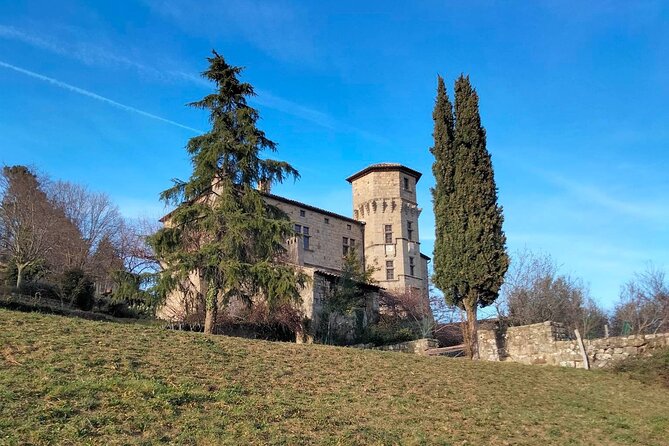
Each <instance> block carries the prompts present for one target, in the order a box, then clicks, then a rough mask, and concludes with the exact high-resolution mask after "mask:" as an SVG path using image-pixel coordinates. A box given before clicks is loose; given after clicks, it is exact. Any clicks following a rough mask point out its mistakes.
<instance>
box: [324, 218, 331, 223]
mask: <svg viewBox="0 0 669 446" xmlns="http://www.w3.org/2000/svg"><path fill="white" fill-rule="evenodd" d="M325 224H326V225H329V224H330V219H329V218H327V217H325Z"/></svg>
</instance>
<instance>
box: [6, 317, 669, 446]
mask: <svg viewBox="0 0 669 446" xmlns="http://www.w3.org/2000/svg"><path fill="white" fill-rule="evenodd" d="M160 442H164V443H171V444H174V443H177V444H178V443H182V444H207V445H208V444H471V445H485V444H514V445H515V444H602V445H604V444H605V445H613V444H668V443H669V391H668V390H666V389H664V388H662V387H661V386H659V385H645V384H642V383H639V382H636V381H633V380H630V379H627V378H623V377H619V376H615V375H613V374H610V373H605V372H585V371H582V370H572V369H564V368H551V367H537V366H522V365H518V364H507V363H502V364H499V363H484V362H481V363H472V362H468V361H465V360H458V359H448V358H423V357H418V356H414V355H407V354H399V353H388V352H374V351H359V350H353V349H343V348H333V347H325V346H300V345H294V344H278V343H268V342H262V341H249V340H242V339H235V338H228V337H223V336H219V337H205V336H203V335H201V334H198V333H185V332H170V331H166V330H162V329H159V328H156V327H146V326H140V325H130V324H127V325H126V324H115V323H108V322H91V321H84V320H78V319H70V318H65V317H59V316H46V315H38V314H26V313H18V312H12V311H7V310H0V443H1V444H25V443H36V444H47V443H52V444H87V443H95V444H128V443H130V444H153V443H160Z"/></svg>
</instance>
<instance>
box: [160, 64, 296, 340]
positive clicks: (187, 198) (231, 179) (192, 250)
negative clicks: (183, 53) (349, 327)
mask: <svg viewBox="0 0 669 446" xmlns="http://www.w3.org/2000/svg"><path fill="white" fill-rule="evenodd" d="M208 60H209V69H208V70H206V71H205V72H204V73H203V76H204V77H205V78H206V79H208V80H211V81H213V82H214V83H215V84H216V91H215V92H214V93H212V94H209V95H207V96H205V97H204V98H203V99H202V100H201V101H198V102H194V103H192V104H189V105H191V106H193V107H196V108H201V109H205V110H208V111H209V113H210V122H211V124H212V128H211V130H210V131H208V132H207V133H205V134H203V135H200V136H196V137H194V138H192V139H191V140H190V141H189V142H188V145H187V147H186V150H187V152H188V154H189V155H190V157H191V162H192V164H193V173H192V175H191V176H190V179H189V180H188V181H179V180H175V184H174V186H173V187H171V188H169V189H167V190H165V191H164V192H163V193H162V194H161V199H163V200H164V201H165V202H166V203H170V204H173V205H179V206H178V207H177V208H176V210H175V211H174V212H173V213H172V214H171V215H170V216H169V221H168V224H167V225H166V226H167V227H165V228H163V229H161V230H160V231H158V233H157V234H156V235H155V236H153V237H151V238H150V243H151V245H152V246H153V248H154V249H155V251H156V254H157V255H158V257H159V258H160V259H161V261H162V262H163V264H164V265H165V269H164V271H163V272H162V274H161V279H160V286H161V288H162V290H163V291H164V292H168V291H171V290H175V289H177V288H178V287H179V286H180V283H183V282H184V281H187V280H188V279H189V277H190V276H191V274H195V275H196V276H197V277H198V279H199V283H200V288H199V290H198V291H197V292H198V293H199V297H200V298H201V299H203V300H204V302H205V312H206V315H205V328H204V330H205V333H212V332H213V328H214V324H215V322H216V317H217V313H218V310H219V306H220V305H221V304H224V303H226V302H228V301H229V300H230V299H239V300H242V301H244V302H247V303H249V304H250V303H251V302H252V299H253V298H254V297H256V296H261V297H263V298H264V299H265V300H266V302H267V304H268V306H269V307H270V308H272V307H273V306H275V305H278V304H281V303H285V302H286V301H291V302H295V301H297V300H299V290H300V288H301V287H302V286H303V285H304V282H305V276H304V274H303V273H301V272H299V271H298V270H296V269H295V268H294V267H293V266H291V265H289V264H286V263H284V262H281V261H280V259H281V256H282V255H283V254H284V253H285V248H284V247H283V244H284V242H285V241H286V239H287V238H288V237H290V236H293V235H294V232H293V227H292V224H291V222H290V221H289V219H288V217H287V216H286V214H285V213H284V212H282V211H281V210H280V209H278V208H277V207H275V206H271V205H269V204H267V203H266V202H265V200H264V199H263V196H262V195H261V193H260V192H259V191H258V190H257V189H256V187H257V186H258V185H259V184H263V183H264V184H267V183H272V182H282V181H284V180H285V179H286V178H288V177H293V178H298V177H299V175H298V172H297V171H296V170H295V169H294V168H293V167H292V166H290V165H289V164H288V163H286V162H282V161H276V160H271V159H263V158H261V153H262V152H263V151H265V150H269V151H272V152H273V151H276V144H275V143H274V142H272V141H271V140H269V139H268V138H267V137H266V136H265V134H264V132H262V131H261V130H259V129H258V128H257V127H256V121H257V120H258V118H259V115H258V112H257V111H256V110H255V109H253V108H252V107H250V106H249V105H248V104H247V98H248V97H250V96H253V95H254V91H253V87H252V86H251V85H250V84H248V83H244V82H241V81H240V80H239V78H238V76H239V74H240V73H241V71H242V68H240V67H235V66H231V65H228V64H227V63H226V61H225V60H224V58H223V57H222V56H220V55H219V54H218V53H216V52H215V51H214V52H213V57H211V58H209V59H208Z"/></svg>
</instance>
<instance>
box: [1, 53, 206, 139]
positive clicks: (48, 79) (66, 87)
mask: <svg viewBox="0 0 669 446" xmlns="http://www.w3.org/2000/svg"><path fill="white" fill-rule="evenodd" d="M0 67H3V68H7V69H10V70H13V71H16V72H17V73H21V74H24V75H26V76H29V77H32V78H34V79H39V80H41V81H44V82H47V83H49V84H51V85H54V86H56V87H59V88H62V89H64V90H69V91H71V92H73V93H78V94H80V95H82V96H87V97H89V98H92V99H95V100H97V101H100V102H104V103H105V104H108V105H111V106H113V107H116V108H119V109H121V110H125V111H129V112H132V113H135V114H138V115H141V116H144V117H147V118H151V119H155V120H157V121H161V122H164V123H167V124H170V125H173V126H175V127H180V128H182V129H186V130H190V131H192V132H194V133H203V131H202V130H199V129H196V128H193V127H189V126H187V125H184V124H180V123H178V122H176V121H172V120H171V119H166V118H163V117H161V116H158V115H154V114H153V113H149V112H146V111H144V110H140V109H138V108H135V107H131V106H129V105H125V104H121V103H120V102H116V101H114V100H112V99H109V98H106V97H104V96H100V95H99V94H96V93H93V92H92V91H88V90H84V89H83V88H79V87H75V86H74V85H71V84H68V83H65V82H62V81H59V80H58V79H54V78H52V77H48V76H44V75H43V74H39V73H35V72H34V71H30V70H26V69H25V68H21V67H17V66H16V65H12V64H9V63H7V62H3V61H0Z"/></svg>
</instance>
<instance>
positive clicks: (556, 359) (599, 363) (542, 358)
mask: <svg viewBox="0 0 669 446" xmlns="http://www.w3.org/2000/svg"><path fill="white" fill-rule="evenodd" d="M583 343H584V345H585V351H586V354H587V355H588V361H589V364H590V367H591V368H601V367H606V366H608V365H610V364H611V363H613V362H615V361H618V360H620V359H624V358H626V357H628V356H636V355H640V354H643V353H645V352H646V351H647V350H650V349H653V348H659V347H667V346H669V333H659V334H654V335H632V336H620V337H610V338H601V339H591V340H584V342H583ZM479 353H480V355H481V359H484V360H488V361H513V362H521V363H524V364H550V365H559V366H563V367H577V368H583V367H584V364H583V357H582V355H581V351H580V349H579V346H578V342H577V341H576V340H575V339H573V336H570V333H568V331H567V330H566V329H565V327H564V325H562V324H561V323H558V322H551V321H547V322H543V323H539V324H532V325H523V326H520V327H508V328H499V327H498V328H495V329H492V330H479Z"/></svg>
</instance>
